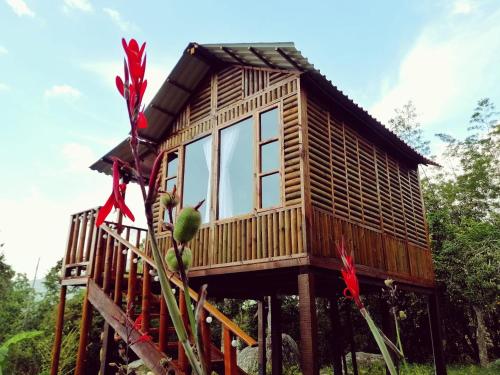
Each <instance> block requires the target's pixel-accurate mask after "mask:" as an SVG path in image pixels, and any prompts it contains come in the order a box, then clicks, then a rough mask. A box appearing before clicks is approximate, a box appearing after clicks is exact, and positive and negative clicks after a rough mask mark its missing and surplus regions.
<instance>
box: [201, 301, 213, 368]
mask: <svg viewBox="0 0 500 375" xmlns="http://www.w3.org/2000/svg"><path fill="white" fill-rule="evenodd" d="M200 319H201V321H200V326H201V341H202V345H203V348H204V350H205V361H206V363H207V366H208V371H207V372H208V373H209V374H210V373H211V372H212V337H211V336H212V333H211V331H210V325H209V324H208V323H207V312H206V310H205V309H202V310H201V316H200Z"/></svg>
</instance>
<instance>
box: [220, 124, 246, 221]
mask: <svg viewBox="0 0 500 375" xmlns="http://www.w3.org/2000/svg"><path fill="white" fill-rule="evenodd" d="M240 130H241V128H240V126H238V125H236V126H231V127H229V128H225V129H224V130H223V131H222V132H221V147H220V171H219V176H220V177H219V218H221V219H223V218H226V217H231V216H234V211H233V190H232V189H231V179H230V178H231V176H230V172H229V166H230V164H231V160H232V159H233V155H234V151H235V150H236V143H237V142H238V138H239V136H240Z"/></svg>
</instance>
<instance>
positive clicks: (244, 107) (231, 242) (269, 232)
mask: <svg viewBox="0 0 500 375" xmlns="http://www.w3.org/2000/svg"><path fill="white" fill-rule="evenodd" d="M274 104H277V105H279V106H280V107H281V109H282V123H283V130H282V140H283V145H282V146H283V147H282V152H283V160H284V166H283V183H282V185H283V200H284V201H283V206H284V207H283V208H280V209H274V210H270V211H264V212H261V213H258V214H254V215H248V216H245V217H240V218H234V219H229V220H223V221H220V222H219V221H217V222H214V223H209V224H207V225H205V226H203V227H202V229H201V230H200V232H199V233H198V235H197V237H196V238H195V239H194V240H193V241H191V243H190V244H189V247H190V248H191V249H192V251H193V258H194V259H193V267H199V268H203V267H212V266H216V265H221V264H228V263H235V262H238V263H240V262H247V261H249V262H251V261H259V260H266V259H267V260H270V259H274V258H277V257H278V258H279V257H293V256H296V255H297V254H303V253H304V242H303V228H302V226H303V221H302V220H303V215H302V210H301V208H300V204H301V202H302V197H301V190H302V189H301V183H302V181H301V178H300V162H301V145H300V134H299V133H300V131H301V130H300V124H299V111H298V77H297V76H296V75H294V74H288V73H283V72H277V71H272V70H269V69H255V70H254V69H249V68H242V67H238V66H232V67H228V68H226V69H223V70H221V71H219V72H217V73H216V74H215V76H213V77H210V78H209V77H207V79H206V80H204V81H203V83H202V84H201V85H200V87H199V90H198V91H197V93H195V94H194V95H193V98H192V100H191V101H190V103H189V104H188V105H187V106H186V108H185V109H184V110H183V111H182V112H181V113H180V114H179V115H178V118H177V119H176V121H175V123H174V125H173V126H172V130H171V132H170V134H169V135H168V137H167V138H166V139H165V141H164V142H163V144H162V145H161V149H163V150H166V151H169V150H172V149H175V148H177V147H179V146H182V145H183V144H185V143H187V142H189V141H191V140H192V139H193V138H195V137H199V136H203V135H205V134H215V132H216V131H217V128H218V127H219V126H224V125H225V124H227V123H228V122H233V121H237V120H239V119H241V118H245V117H246V116H248V115H250V114H252V113H253V112H255V111H259V110H262V109H263V108H265V107H268V106H270V105H274ZM165 167H166V166H165V164H164V165H163V168H162V170H163V173H164V172H165ZM162 178H164V176H162ZM154 210H155V211H154V212H155V224H156V225H155V227H157V228H159V227H160V225H161V220H162V218H161V217H160V215H161V210H160V209H159V205H158V204H155V206H154ZM169 236H170V235H169V234H168V233H167V232H161V231H160V237H159V243H160V247H161V248H162V250H163V251H166V249H168V248H169V247H170V246H171V242H170V237H169Z"/></svg>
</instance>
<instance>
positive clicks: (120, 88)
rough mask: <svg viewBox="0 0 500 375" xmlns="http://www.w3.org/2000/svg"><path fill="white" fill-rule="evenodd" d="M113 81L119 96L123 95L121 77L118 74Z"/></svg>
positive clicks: (123, 89)
mask: <svg viewBox="0 0 500 375" xmlns="http://www.w3.org/2000/svg"><path fill="white" fill-rule="evenodd" d="M115 81H116V88H117V89H118V92H119V93H120V94H121V96H125V95H124V91H125V88H124V86H123V81H122V78H121V77H120V76H116V80H115Z"/></svg>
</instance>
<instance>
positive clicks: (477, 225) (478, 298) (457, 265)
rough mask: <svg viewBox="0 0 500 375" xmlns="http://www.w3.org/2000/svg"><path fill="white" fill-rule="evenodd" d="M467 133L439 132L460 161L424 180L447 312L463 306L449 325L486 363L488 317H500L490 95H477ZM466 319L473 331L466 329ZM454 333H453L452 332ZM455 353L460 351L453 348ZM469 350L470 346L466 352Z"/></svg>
mask: <svg viewBox="0 0 500 375" xmlns="http://www.w3.org/2000/svg"><path fill="white" fill-rule="evenodd" d="M468 130H469V135H468V136H467V137H466V138H465V139H463V140H460V139H456V138H454V137H451V136H450V135H446V134H439V135H438V136H439V138H440V139H441V140H442V141H444V142H445V144H446V150H445V156H446V157H448V158H450V159H449V160H450V161H451V162H452V163H455V164H457V165H458V169H457V170H449V169H443V170H442V171H441V172H440V173H439V174H437V175H436V176H434V177H432V178H431V179H426V180H424V181H423V190H424V198H425V202H426V207H427V211H428V221H429V229H430V233H431V240H432V249H433V251H434V254H435V255H434V260H435V268H436V278H437V282H438V285H439V287H440V289H441V293H442V297H443V303H444V304H445V305H448V306H449V309H448V308H447V309H445V311H455V312H456V311H457V308H459V309H461V310H462V314H463V317H464V318H463V319H456V316H453V317H452V316H449V322H448V323H447V327H448V329H450V328H452V329H453V327H455V326H456V324H457V320H459V321H462V322H463V323H462V324H461V327H458V329H457V331H459V332H462V334H463V335H465V339H464V340H462V341H463V343H464V344H463V345H462V347H463V348H465V349H467V347H471V345H470V344H469V342H470V339H475V344H476V345H475V347H473V348H472V351H473V352H474V353H473V356H474V357H475V358H476V359H477V360H479V362H480V363H481V364H482V365H485V364H486V363H487V362H488V357H489V356H488V347H489V341H490V340H489V335H490V334H489V332H488V324H487V321H488V319H487V317H488V316H492V317H493V318H492V320H496V319H497V318H498V316H497V315H498V312H497V311H496V310H495V308H496V293H497V285H500V277H499V275H500V272H499V271H500V230H499V229H498V228H500V213H499V208H500V164H499V163H500V161H499V160H500V158H499V156H500V142H499V140H500V122H499V121H498V113H497V112H496V111H495V107H494V105H493V103H491V101H490V100H489V99H481V100H480V101H479V102H478V105H477V107H476V109H475V110H474V113H473V115H472V117H471V120H470V126H469V128H468ZM469 323H472V326H473V327H475V331H470V330H469V327H468V325H469ZM450 334H452V335H454V334H456V332H450ZM457 351H458V352H459V351H460V350H457ZM469 351H470V350H469Z"/></svg>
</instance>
